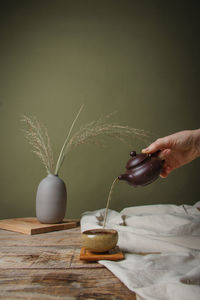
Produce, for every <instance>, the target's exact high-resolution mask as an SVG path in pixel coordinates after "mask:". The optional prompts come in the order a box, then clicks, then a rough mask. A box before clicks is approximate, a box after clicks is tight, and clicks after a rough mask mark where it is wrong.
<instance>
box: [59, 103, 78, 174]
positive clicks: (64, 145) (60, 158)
mask: <svg viewBox="0 0 200 300" xmlns="http://www.w3.org/2000/svg"><path fill="white" fill-rule="evenodd" d="M82 109H83V105H82V106H81V108H80V109H79V111H78V113H77V115H76V117H75V119H74V121H73V122H72V125H71V127H70V129H69V132H68V135H67V138H66V140H65V141H64V144H63V146H62V148H61V151H60V154H59V157H58V160H57V164H56V169H55V175H57V174H58V172H59V170H60V167H61V166H62V163H63V161H64V158H65V155H66V152H65V148H66V146H67V143H68V140H69V137H70V134H71V132H72V129H73V127H74V125H75V123H76V121H77V119H78V117H79V115H80V113H81V111H82Z"/></svg>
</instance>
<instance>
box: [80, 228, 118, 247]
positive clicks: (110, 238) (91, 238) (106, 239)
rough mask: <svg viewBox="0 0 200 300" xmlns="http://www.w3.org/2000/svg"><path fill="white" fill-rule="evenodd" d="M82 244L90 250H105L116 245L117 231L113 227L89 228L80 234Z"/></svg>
mask: <svg viewBox="0 0 200 300" xmlns="http://www.w3.org/2000/svg"><path fill="white" fill-rule="evenodd" d="M81 238H82V246H83V247H84V248H85V249H87V250H90V251H92V252H107V251H109V250H111V249H113V248H115V246H116V245H117V241H118V232H117V231H116V230H114V229H90V230H86V231H83V232H82V234H81Z"/></svg>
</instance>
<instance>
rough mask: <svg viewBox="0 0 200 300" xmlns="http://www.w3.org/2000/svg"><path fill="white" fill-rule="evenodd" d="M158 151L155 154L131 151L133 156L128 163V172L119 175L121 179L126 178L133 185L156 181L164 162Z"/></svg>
mask: <svg viewBox="0 0 200 300" xmlns="http://www.w3.org/2000/svg"><path fill="white" fill-rule="evenodd" d="M159 152H160V151H157V152H155V153H153V154H145V153H139V154H136V152H135V151H132V152H131V153H130V156H131V158H130V159H129V160H128V162H127V164H126V169H127V171H126V173H125V174H122V175H120V176H119V177H118V179H119V180H126V181H127V182H128V184H130V185H133V186H145V185H147V184H150V183H152V182H153V181H155V180H156V179H157V178H158V177H159V175H160V173H161V171H162V167H163V164H164V160H162V159H160V158H159V157H158V153H159Z"/></svg>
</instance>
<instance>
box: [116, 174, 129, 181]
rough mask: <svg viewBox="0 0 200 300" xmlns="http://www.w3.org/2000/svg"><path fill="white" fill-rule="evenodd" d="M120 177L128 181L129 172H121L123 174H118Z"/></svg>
mask: <svg viewBox="0 0 200 300" xmlns="http://www.w3.org/2000/svg"><path fill="white" fill-rule="evenodd" d="M118 179H119V180H126V181H128V174H121V175H119V176H118Z"/></svg>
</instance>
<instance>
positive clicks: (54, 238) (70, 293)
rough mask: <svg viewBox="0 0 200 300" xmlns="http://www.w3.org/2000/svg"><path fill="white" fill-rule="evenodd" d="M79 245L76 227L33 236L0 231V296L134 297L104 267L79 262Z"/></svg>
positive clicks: (31, 298) (29, 299)
mask: <svg viewBox="0 0 200 300" xmlns="http://www.w3.org/2000/svg"><path fill="white" fill-rule="evenodd" d="M80 246H81V237H80V228H74V229H68V230H62V231H56V232H50V233H44V234H38V235H33V236H28V235H24V234H20V233H15V232H11V231H6V230H0V299H6V300H9V299H20V300H21V299H26V300H37V299H38V300H39V299H41V300H44V299H48V300H52V299H65V300H74V299H79V300H81V299H88V300H89V299H90V300H94V299H101V300H113V299H116V300H129V299H132V300H135V299H136V296H135V294H134V293H133V292H131V291H129V290H128V288H127V287H126V286H124V285H123V284H122V283H121V282H120V281H119V279H118V278H116V277H115V276H114V275H113V274H112V273H111V272H110V271H109V270H107V269H106V268H105V267H104V266H102V265H100V264H98V263H96V262H95V263H94V262H85V261H80V260H79V254H80Z"/></svg>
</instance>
